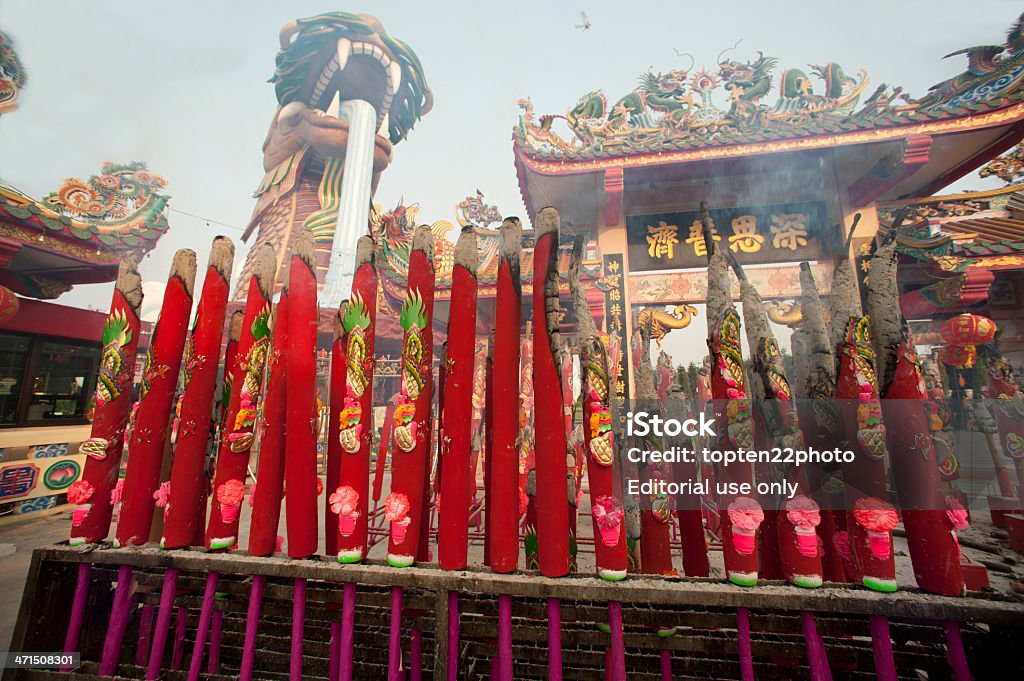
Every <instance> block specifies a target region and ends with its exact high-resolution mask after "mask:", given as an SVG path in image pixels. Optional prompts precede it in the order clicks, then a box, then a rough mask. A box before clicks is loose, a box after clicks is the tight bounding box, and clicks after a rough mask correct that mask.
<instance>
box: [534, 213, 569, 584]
mask: <svg viewBox="0 0 1024 681" xmlns="http://www.w3.org/2000/svg"><path fill="white" fill-rule="evenodd" d="M560 222H561V221H560V218H559V217H558V211H556V210H555V209H554V208H550V207H549V208H544V209H543V210H541V211H540V213H538V214H537V220H536V224H535V228H536V233H537V244H536V247H535V250H534V254H533V257H534V266H533V271H534V279H533V280H534V286H533V310H534V316H535V319H536V321H537V323H536V324H534V327H533V346H534V353H535V354H534V369H533V375H534V381H535V384H536V398H535V407H534V423H535V426H534V429H535V434H536V438H537V444H536V451H537V469H536V470H537V495H536V503H537V547H538V560H539V563H540V572H541V574H543V575H544V576H545V577H562V576H564V575H566V574H568V573H569V495H568V486H567V484H566V479H567V474H568V470H567V468H566V464H565V457H566V452H567V447H566V437H565V420H564V412H563V409H564V405H563V404H562V390H561V381H560V377H559V367H558V351H559V346H560V340H559V333H558V327H559V319H558V318H559V312H560V309H559V301H558V231H559V225H560Z"/></svg>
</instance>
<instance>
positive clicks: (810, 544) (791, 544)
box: [733, 260, 822, 588]
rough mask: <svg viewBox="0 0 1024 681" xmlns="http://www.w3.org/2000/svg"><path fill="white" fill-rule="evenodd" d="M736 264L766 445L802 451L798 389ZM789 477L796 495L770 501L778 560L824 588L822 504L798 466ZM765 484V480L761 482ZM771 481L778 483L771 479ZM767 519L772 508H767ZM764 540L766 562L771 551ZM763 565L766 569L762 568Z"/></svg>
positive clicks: (808, 583)
mask: <svg viewBox="0 0 1024 681" xmlns="http://www.w3.org/2000/svg"><path fill="white" fill-rule="evenodd" d="M733 266H734V269H735V270H736V274H737V276H738V277H739V279H740V299H741V301H742V304H743V319H744V320H745V321H746V335H747V343H748V345H749V346H750V348H751V356H752V360H753V361H752V367H751V381H750V383H751V390H750V394H751V397H752V398H753V399H754V400H757V401H758V402H759V405H758V406H759V407H760V409H759V410H758V413H759V414H760V415H761V422H760V423H758V427H759V430H760V431H763V432H759V433H758V434H759V435H760V436H761V437H760V440H761V441H762V442H764V443H765V444H768V443H770V444H771V445H772V446H776V447H781V448H786V447H788V448H790V449H793V450H801V449H803V448H804V438H803V432H802V431H801V430H800V424H799V421H798V418H797V412H796V407H795V405H794V403H793V391H792V389H791V388H790V384H789V379H788V377H787V376H786V370H785V367H784V366H783V364H782V354H781V352H780V351H779V344H778V341H776V340H775V335H774V334H773V333H772V331H771V327H770V326H769V325H768V316H767V314H766V313H765V309H764V303H763V302H762V301H761V296H760V294H758V292H757V289H755V288H754V287H753V286H752V285H751V284H750V282H749V281H747V278H746V276H745V274H744V273H743V269H742V268H741V267H740V266H739V264H738V263H737V262H736V261H735V260H733ZM788 478H789V481H790V482H791V483H792V484H794V485H795V493H794V497H793V498H792V499H787V500H785V501H784V503H782V504H779V503H778V502H779V501H780V499H779V498H775V499H772V500H771V501H770V506H769V508H770V510H771V512H772V513H773V514H776V512H777V515H776V518H775V532H776V534H777V544H778V559H779V564H780V567H781V568H782V573H783V576H785V578H786V579H787V580H788V581H789V582H791V583H792V584H795V585H796V586H802V587H805V588H813V587H818V586H821V583H822V569H821V552H820V551H819V550H818V534H817V530H816V528H817V526H818V524H819V523H820V522H821V515H820V510H819V509H818V505H817V504H816V503H815V502H814V501H813V500H812V499H811V498H810V497H808V496H807V495H808V485H807V481H806V479H805V477H804V475H803V473H802V472H801V471H799V469H795V470H792V471H790V472H789V476H788ZM758 481H759V482H761V480H760V478H759V480H758ZM767 481H768V482H772V481H774V480H773V479H772V480H767ZM765 514H766V517H767V515H768V510H766V511H765ZM764 543H767V542H763V543H762V561H764V560H766V557H765V556H764V555H763V554H765V553H766V551H765V549H764ZM762 569H763V568H762Z"/></svg>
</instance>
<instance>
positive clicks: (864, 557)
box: [829, 213, 896, 626]
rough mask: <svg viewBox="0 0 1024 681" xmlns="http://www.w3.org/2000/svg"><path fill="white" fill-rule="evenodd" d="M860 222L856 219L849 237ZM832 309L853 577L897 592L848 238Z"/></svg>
mask: <svg viewBox="0 0 1024 681" xmlns="http://www.w3.org/2000/svg"><path fill="white" fill-rule="evenodd" d="M859 215H860V214H859V213H858V214H857V217H859ZM856 223H857V220H856V218H855V219H854V225H853V227H852V228H851V231H850V234H851V236H852V234H853V229H854V228H855V227H856ZM829 312H830V314H829V317H830V318H831V320H832V347H833V349H834V350H835V352H836V355H837V357H838V376H837V378H836V391H835V397H836V405H837V408H838V410H839V414H840V419H839V420H840V428H842V429H843V430H844V431H845V432H844V434H845V437H846V442H847V443H848V445H847V446H848V447H850V449H851V450H853V451H854V452H855V454H856V458H855V460H854V461H853V462H851V463H848V464H844V465H843V487H844V491H845V494H846V503H847V505H846V509H847V513H846V531H847V538H848V544H849V546H850V558H851V561H852V568H853V572H854V574H853V575H851V577H852V578H853V579H854V580H856V581H859V582H860V583H862V584H863V585H864V586H866V587H868V588H869V589H873V590H875V591H895V590H896V558H895V551H894V549H893V543H892V528H891V527H888V526H889V525H895V523H896V511H895V509H894V508H892V507H891V506H890V505H889V503H888V497H889V491H888V489H887V488H886V472H885V458H886V456H887V454H888V452H887V450H886V446H885V424H884V423H883V422H882V406H881V404H880V402H879V399H878V378H877V374H876V372H875V352H874V349H873V348H872V346H871V321H870V319H869V318H868V317H865V316H863V311H862V309H861V301H860V291H859V290H858V287H857V280H856V275H855V274H854V271H853V267H852V264H851V262H850V258H849V241H847V243H846V244H845V246H844V247H843V249H842V251H840V253H839V254H838V257H837V258H836V262H835V265H834V269H833V273H832V292H831V295H830V297H829ZM878 626H881V624H879V625H878ZM886 626H888V624H887V623H886Z"/></svg>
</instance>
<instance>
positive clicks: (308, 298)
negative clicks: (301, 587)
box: [285, 229, 317, 558]
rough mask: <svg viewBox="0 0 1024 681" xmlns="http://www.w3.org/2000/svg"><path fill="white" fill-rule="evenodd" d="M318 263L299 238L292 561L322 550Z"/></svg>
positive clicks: (291, 390) (294, 270)
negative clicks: (318, 463) (318, 456)
mask: <svg viewBox="0 0 1024 681" xmlns="http://www.w3.org/2000/svg"><path fill="white" fill-rule="evenodd" d="M315 263H316V261H315V258H314V244H313V237H312V234H311V233H309V231H308V230H307V229H304V230H302V231H300V232H299V234H298V236H297V237H296V239H295V245H294V250H293V252H292V256H291V264H290V266H289V272H288V353H287V355H286V357H285V373H286V374H287V375H288V402H287V407H286V412H287V413H286V418H285V430H286V433H287V455H286V456H285V478H286V479H287V481H288V484H287V486H286V487H285V497H286V499H287V503H286V504H285V521H286V524H287V529H288V556H289V557H291V558H309V557H310V556H312V555H313V554H315V553H316V550H317V518H316V510H317V509H316V507H317V488H316V482H317V480H316V439H317V433H316V327H317V303H316V290H317V289H316V274H315V269H314V267H315Z"/></svg>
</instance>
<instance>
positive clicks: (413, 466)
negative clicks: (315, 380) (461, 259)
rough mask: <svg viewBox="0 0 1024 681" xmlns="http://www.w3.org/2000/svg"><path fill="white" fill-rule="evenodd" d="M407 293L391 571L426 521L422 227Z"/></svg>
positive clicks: (428, 243) (428, 254) (426, 284)
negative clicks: (424, 497) (424, 495)
mask: <svg viewBox="0 0 1024 681" xmlns="http://www.w3.org/2000/svg"><path fill="white" fill-rule="evenodd" d="M408 281H409V288H408V293H407V295H406V299H405V304H404V305H403V306H402V314H401V317H400V320H401V323H402V328H403V329H404V331H405V333H404V336H403V338H402V389H401V393H400V394H399V395H398V397H397V400H396V401H397V404H396V406H395V417H394V419H395V421H394V426H393V429H392V430H393V437H394V443H395V445H397V447H395V449H394V453H393V454H392V457H391V493H390V494H389V495H388V497H387V499H385V500H384V514H385V515H384V517H385V519H386V520H388V521H389V522H390V523H391V533H390V536H389V539H388V556H387V560H388V563H389V564H390V565H393V566H395V567H408V566H409V565H412V564H413V562H414V561H415V556H416V549H417V545H418V542H419V537H420V525H421V523H423V522H426V521H427V518H426V512H427V509H426V508H425V507H424V504H423V493H424V485H427V483H428V481H427V480H425V479H424V477H423V471H424V466H425V462H426V461H427V457H428V453H427V440H428V436H427V432H426V431H428V430H430V428H431V427H432V424H431V421H430V402H431V394H432V385H431V366H430V365H431V360H432V356H433V352H432V350H433V348H432V343H433V334H432V333H431V328H430V327H431V323H432V320H433V314H434V235H433V233H432V232H431V231H430V228H429V227H427V226H425V225H424V226H421V227H419V228H418V229H417V230H416V232H415V233H414V234H413V239H412V250H411V252H410V254H409V276H408Z"/></svg>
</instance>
